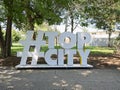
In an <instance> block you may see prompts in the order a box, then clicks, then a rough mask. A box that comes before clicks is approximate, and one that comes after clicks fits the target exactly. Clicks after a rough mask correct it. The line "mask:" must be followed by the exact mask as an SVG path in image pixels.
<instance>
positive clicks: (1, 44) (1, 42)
mask: <svg viewBox="0 0 120 90" xmlns="http://www.w3.org/2000/svg"><path fill="white" fill-rule="evenodd" d="M0 47H1V55H2V57H5V41H4V38H3V33H2V28H1V25H0Z"/></svg>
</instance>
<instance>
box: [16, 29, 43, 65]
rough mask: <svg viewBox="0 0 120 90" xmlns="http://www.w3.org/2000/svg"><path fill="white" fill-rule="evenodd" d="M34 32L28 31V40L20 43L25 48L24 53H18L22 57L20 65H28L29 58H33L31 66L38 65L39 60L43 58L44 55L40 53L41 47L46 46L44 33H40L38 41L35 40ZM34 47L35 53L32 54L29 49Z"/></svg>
mask: <svg viewBox="0 0 120 90" xmlns="http://www.w3.org/2000/svg"><path fill="white" fill-rule="evenodd" d="M33 34H34V31H27V36H26V40H24V41H20V43H21V44H22V45H23V46H24V49H23V52H17V56H18V57H21V61H20V65H26V62H27V58H28V57H32V61H31V65H36V64H37V61H38V58H39V57H43V56H44V53H43V52H40V47H41V46H42V45H45V41H42V37H43V35H44V32H41V31H39V32H38V35H37V37H36V40H33ZM31 46H34V47H35V48H34V51H33V52H30V51H29V49H30V47H31Z"/></svg>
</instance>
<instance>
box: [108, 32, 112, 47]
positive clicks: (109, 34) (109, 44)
mask: <svg viewBox="0 0 120 90" xmlns="http://www.w3.org/2000/svg"><path fill="white" fill-rule="evenodd" d="M111 35H112V32H111V31H109V33H108V47H111Z"/></svg>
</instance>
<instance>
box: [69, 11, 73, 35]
mask: <svg viewBox="0 0 120 90" xmlns="http://www.w3.org/2000/svg"><path fill="white" fill-rule="evenodd" d="M70 18H71V32H72V33H73V31H74V18H73V15H72V12H71V17H70Z"/></svg>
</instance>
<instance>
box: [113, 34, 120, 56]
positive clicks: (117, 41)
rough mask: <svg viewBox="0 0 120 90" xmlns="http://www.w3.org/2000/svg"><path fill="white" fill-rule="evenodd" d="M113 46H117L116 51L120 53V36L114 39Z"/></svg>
mask: <svg viewBox="0 0 120 90" xmlns="http://www.w3.org/2000/svg"><path fill="white" fill-rule="evenodd" d="M113 46H114V47H115V53H117V54H120V36H118V37H117V38H116V39H115V40H114V41H113Z"/></svg>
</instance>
